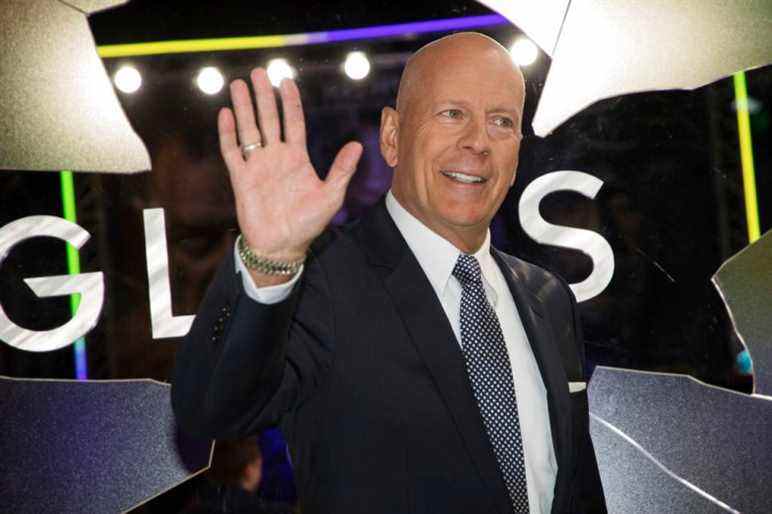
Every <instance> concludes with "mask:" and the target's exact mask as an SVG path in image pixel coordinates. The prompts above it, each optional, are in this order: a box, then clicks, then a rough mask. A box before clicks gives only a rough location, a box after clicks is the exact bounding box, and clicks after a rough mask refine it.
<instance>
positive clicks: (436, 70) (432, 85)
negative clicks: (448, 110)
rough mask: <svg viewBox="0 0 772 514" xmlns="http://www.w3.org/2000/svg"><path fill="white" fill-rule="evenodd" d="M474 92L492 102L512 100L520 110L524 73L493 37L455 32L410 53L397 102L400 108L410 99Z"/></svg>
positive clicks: (463, 96)
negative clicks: (488, 97)
mask: <svg viewBox="0 0 772 514" xmlns="http://www.w3.org/2000/svg"><path fill="white" fill-rule="evenodd" d="M475 94H477V95H479V94H484V95H486V96H494V97H495V101H494V103H504V104H507V103H513V104H514V105H515V106H516V108H518V110H519V104H520V103H522V98H523V95H524V88H523V77H522V74H521V72H520V70H519V68H517V66H516V65H515V64H514V62H513V61H512V59H511V57H510V55H509V52H507V51H506V50H505V49H504V48H503V47H502V46H501V45H499V44H498V43H497V42H495V41H494V40H492V39H490V38H488V37H487V36H483V35H481V34H476V33H465V34H456V35H453V36H447V37H445V38H442V39H440V40H437V41H435V42H433V43H430V44H429V45H427V46H424V47H423V48H421V49H420V50H419V51H418V52H416V54H414V55H413V57H412V58H411V59H410V61H409V62H408V64H407V66H406V68H405V71H404V73H403V75H402V80H401V81H400V88H399V95H398V96H399V97H398V102H397V104H398V109H399V108H400V104H402V106H403V107H404V106H406V105H407V104H408V103H413V100H419V101H420V99H424V100H431V101H434V99H435V97H438V96H439V97H443V96H447V97H455V98H456V99H457V100H460V99H464V98H471V97H473V96H474V95H475ZM413 97H415V98H413ZM491 100H494V99H493V98H492V99H491ZM422 103H423V102H422Z"/></svg>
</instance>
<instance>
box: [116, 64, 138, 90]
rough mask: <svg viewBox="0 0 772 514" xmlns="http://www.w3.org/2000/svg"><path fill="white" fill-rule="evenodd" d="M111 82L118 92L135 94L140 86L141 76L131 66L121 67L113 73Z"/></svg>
mask: <svg viewBox="0 0 772 514" xmlns="http://www.w3.org/2000/svg"><path fill="white" fill-rule="evenodd" d="M113 82H115V87H117V88H118V89H119V90H120V91H122V92H124V93H127V94H131V93H135V92H136V91H137V90H138V89H139V88H140V86H142V75H140V74H139V71H137V68H135V67H133V66H121V67H120V68H119V69H118V71H116V72H115V75H114V76H113Z"/></svg>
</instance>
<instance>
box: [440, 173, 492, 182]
mask: <svg viewBox="0 0 772 514" xmlns="http://www.w3.org/2000/svg"><path fill="white" fill-rule="evenodd" d="M442 174H443V175H445V176H446V177H450V178H453V179H455V180H458V181H459V182H463V183H464V184H477V183H479V182H485V180H484V179H483V178H482V177H475V176H474V175H467V174H466V173H459V172H457V171H443V172H442Z"/></svg>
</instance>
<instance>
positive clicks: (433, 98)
mask: <svg viewBox="0 0 772 514" xmlns="http://www.w3.org/2000/svg"><path fill="white" fill-rule="evenodd" d="M524 98H525V88H524V81H523V75H522V73H521V72H520V70H519V69H518V68H517V66H516V65H515V64H514V63H513V62H512V58H511V57H510V55H509V52H507V50H506V49H504V48H503V47H502V46H501V45H499V44H498V43H496V42H495V41H494V40H492V39H491V38H489V37H487V36H484V35H482V34H476V33H469V32H466V33H459V34H454V35H452V36H447V37H444V38H442V39H439V40H437V41H435V42H433V43H431V44H429V45H426V46H425V47H423V48H422V49H421V50H419V51H418V52H416V53H415V54H414V55H413V56H412V57H411V58H410V60H409V61H408V63H407V65H406V66H405V70H404V72H403V73H402V80H401V81H400V86H399V93H398V97H397V108H396V109H393V108H391V107H384V108H383V111H382V113H381V138H380V143H381V155H383V158H384V160H385V161H386V163H387V164H388V165H389V166H391V167H392V168H394V178H393V180H392V184H391V191H392V193H393V194H394V198H396V199H397V201H398V202H399V203H400V205H402V207H404V208H405V209H407V211H408V212H410V213H411V214H412V215H413V216H414V217H416V218H417V219H418V220H419V221H421V222H422V223H423V224H424V225H425V226H426V227H428V228H429V229H430V230H432V231H433V232H435V233H436V234H439V235H440V236H441V237H443V238H444V239H446V240H447V241H449V242H450V243H451V244H453V245H455V246H456V247H457V248H458V249H460V250H462V251H464V252H466V253H472V252H474V251H476V249H477V248H479V247H480V245H481V244H482V242H483V241H484V240H485V235H486V234H487V230H488V225H489V224H490V221H491V219H492V218H493V215H494V214H495V213H496V210H497V209H498V208H499V206H500V205H501V202H502V201H503V200H504V197H505V196H506V194H507V191H508V190H509V188H510V187H511V186H512V184H513V183H514V181H515V172H516V169H517V162H518V152H519V149H520V140H521V138H522V134H521V131H520V128H521V124H522V115H523V101H524Z"/></svg>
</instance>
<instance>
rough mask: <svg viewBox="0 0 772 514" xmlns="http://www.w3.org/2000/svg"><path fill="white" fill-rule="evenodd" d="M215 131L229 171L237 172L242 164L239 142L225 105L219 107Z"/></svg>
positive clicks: (231, 114)
mask: <svg viewBox="0 0 772 514" xmlns="http://www.w3.org/2000/svg"><path fill="white" fill-rule="evenodd" d="M217 133H218V135H219V136H220V153H221V154H222V158H223V160H224V161H225V165H226V166H227V167H228V170H229V171H230V172H231V173H236V172H238V171H239V170H240V169H241V168H242V167H243V166H244V158H243V157H242V155H241V149H240V148H239V143H238V141H237V140H236V121H235V120H234V118H233V113H232V112H231V110H230V109H228V108H227V107H223V108H222V109H220V112H219V113H218V115H217Z"/></svg>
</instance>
